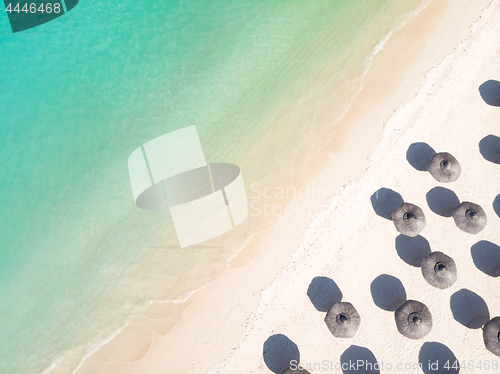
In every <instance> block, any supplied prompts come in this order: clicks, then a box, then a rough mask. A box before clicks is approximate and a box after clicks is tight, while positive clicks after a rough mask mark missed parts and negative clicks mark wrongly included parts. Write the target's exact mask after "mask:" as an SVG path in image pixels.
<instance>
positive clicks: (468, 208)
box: [452, 201, 487, 234]
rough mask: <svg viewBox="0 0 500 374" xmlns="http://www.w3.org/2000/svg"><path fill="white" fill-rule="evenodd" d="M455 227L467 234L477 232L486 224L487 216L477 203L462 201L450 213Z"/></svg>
mask: <svg viewBox="0 0 500 374" xmlns="http://www.w3.org/2000/svg"><path fill="white" fill-rule="evenodd" d="M452 216H453V219H454V220H455V224H456V225H457V227H458V228H459V229H460V230H462V231H465V232H468V233H469V234H477V233H478V232H480V231H481V230H482V229H484V226H486V222H487V218H486V213H485V212H484V210H483V208H481V207H480V206H479V205H477V204H474V203H470V202H468V201H464V202H463V203H462V204H460V205H459V206H457V207H456V208H455V210H454V211H453V213H452Z"/></svg>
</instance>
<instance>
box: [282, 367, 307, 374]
mask: <svg viewBox="0 0 500 374" xmlns="http://www.w3.org/2000/svg"><path fill="white" fill-rule="evenodd" d="M297 366H298V365H297ZM281 374H311V373H309V372H308V371H307V370H304V369H299V368H298V367H297V369H296V370H292V369H286V370H285V371H284V372H283V373H281Z"/></svg>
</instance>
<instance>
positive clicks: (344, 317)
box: [325, 302, 361, 338]
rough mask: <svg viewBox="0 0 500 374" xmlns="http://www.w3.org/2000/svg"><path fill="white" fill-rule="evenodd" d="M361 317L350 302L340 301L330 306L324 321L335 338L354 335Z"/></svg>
mask: <svg viewBox="0 0 500 374" xmlns="http://www.w3.org/2000/svg"><path fill="white" fill-rule="evenodd" d="M360 322H361V318H360V316H359V314H358V312H357V311H356V309H355V308H354V307H353V306H352V304H351V303H346V302H340V303H335V304H333V305H332V306H331V307H330V310H329V311H328V313H327V314H326V317H325V323H326V325H327V326H328V328H329V329H330V331H331V333H332V334H333V336H335V337H336V338H352V337H353V336H354V335H356V331H357V330H358V327H359V324H360Z"/></svg>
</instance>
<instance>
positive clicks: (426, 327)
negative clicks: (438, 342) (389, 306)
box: [394, 300, 432, 339]
mask: <svg viewBox="0 0 500 374" xmlns="http://www.w3.org/2000/svg"><path fill="white" fill-rule="evenodd" d="M394 318H395V319H396V326H397V327H398V331H399V332H400V334H402V335H404V336H406V337H407V338H410V339H420V338H423V337H424V336H425V335H427V334H428V333H429V332H430V331H431V329H432V315H431V312H429V309H427V307H426V306H425V305H424V304H422V303H421V302H419V301H415V300H407V301H405V302H404V303H403V304H401V305H400V306H399V307H398V309H396V311H395V312H394Z"/></svg>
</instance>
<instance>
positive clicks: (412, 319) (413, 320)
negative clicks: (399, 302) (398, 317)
mask: <svg viewBox="0 0 500 374" xmlns="http://www.w3.org/2000/svg"><path fill="white" fill-rule="evenodd" d="M408 322H409V323H410V325H411V324H414V325H418V324H420V322H422V318H421V317H420V314H418V313H417V312H413V313H410V315H409V316H408Z"/></svg>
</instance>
